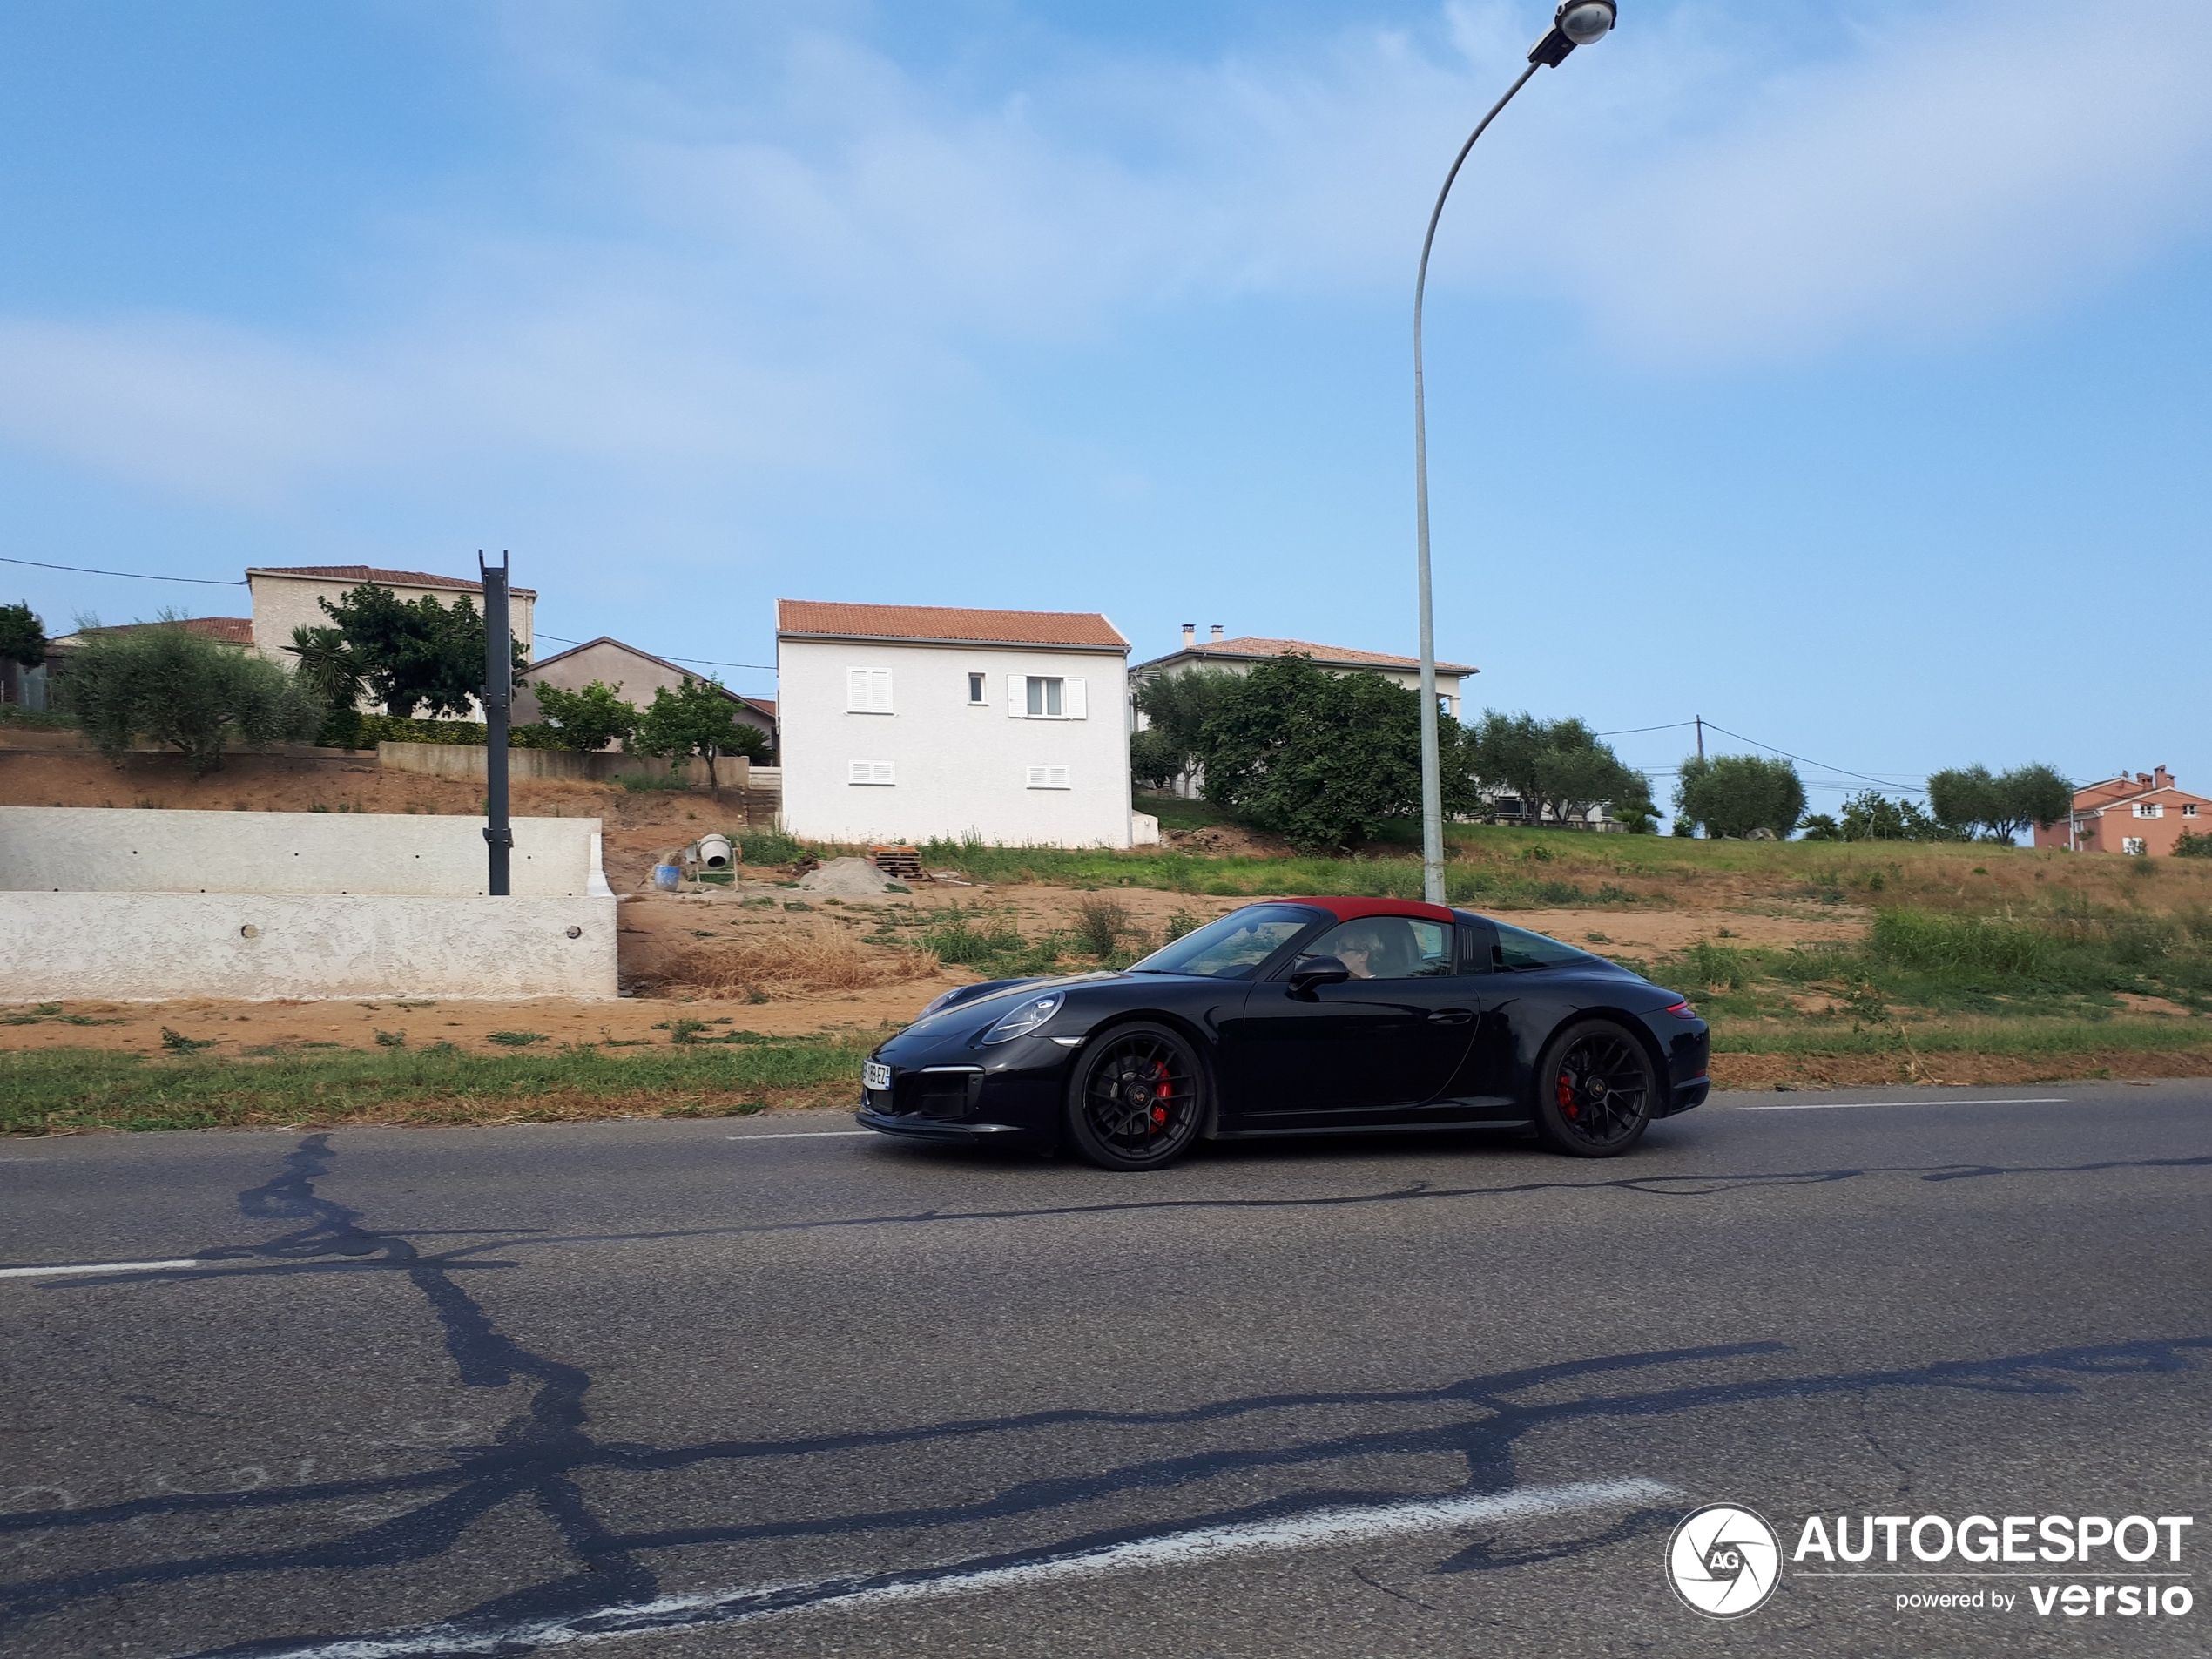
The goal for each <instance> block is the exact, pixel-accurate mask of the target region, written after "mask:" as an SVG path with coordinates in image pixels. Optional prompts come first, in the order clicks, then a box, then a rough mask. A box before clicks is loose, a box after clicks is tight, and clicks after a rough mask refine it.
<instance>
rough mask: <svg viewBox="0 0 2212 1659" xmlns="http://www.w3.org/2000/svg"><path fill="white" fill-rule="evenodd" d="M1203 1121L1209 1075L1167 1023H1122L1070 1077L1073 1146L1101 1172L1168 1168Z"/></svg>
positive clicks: (1086, 1052) (1094, 1043) (1090, 1049)
mask: <svg viewBox="0 0 2212 1659" xmlns="http://www.w3.org/2000/svg"><path fill="white" fill-rule="evenodd" d="M1205 1116H1206V1072H1205V1067H1204V1065H1203V1064H1201V1063H1200V1062H1199V1059H1198V1056H1197V1053H1196V1052H1195V1051H1193V1049H1191V1047H1190V1043H1189V1042H1187V1041H1185V1040H1184V1037H1183V1036H1182V1035H1181V1034H1180V1033H1178V1032H1177V1031H1175V1030H1172V1029H1170V1028H1169V1027H1167V1026H1164V1025H1152V1024H1149V1023H1148V1024H1140V1025H1117V1026H1115V1027H1114V1028H1112V1029H1110V1030H1109V1031H1105V1032H1103V1033H1101V1034H1100V1035H1098V1036H1096V1037H1094V1038H1093V1039H1092V1040H1091V1041H1090V1042H1087V1043H1085V1044H1084V1045H1083V1049H1082V1053H1081V1054H1080V1055H1077V1056H1076V1067H1075V1070H1074V1072H1073V1073H1072V1074H1071V1075H1070V1076H1069V1079H1068V1101H1067V1110H1066V1124H1067V1131H1068V1142H1069V1145H1071V1146H1073V1147H1074V1148H1075V1149H1076V1151H1078V1152H1080V1153H1082V1156H1083V1157H1086V1158H1088V1159H1089V1161H1090V1162H1091V1163H1095V1164H1096V1165H1097V1166H1098V1167H1099V1168H1100V1169H1102V1170H1163V1169H1165V1168H1166V1167H1167V1166H1168V1165H1169V1164H1170V1163H1174V1162H1175V1161H1176V1159H1177V1158H1179V1157H1182V1156H1183V1155H1184V1152H1186V1151H1188V1150H1190V1143H1191V1142H1193V1141H1195V1140H1196V1139H1197V1138H1198V1131H1199V1130H1200V1129H1201V1128H1202V1127H1203V1126H1204V1123H1205Z"/></svg>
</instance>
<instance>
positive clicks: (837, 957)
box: [651, 929, 939, 997]
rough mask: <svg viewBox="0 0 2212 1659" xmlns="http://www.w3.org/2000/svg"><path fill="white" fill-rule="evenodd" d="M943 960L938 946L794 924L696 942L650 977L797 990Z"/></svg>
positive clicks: (885, 976)
mask: <svg viewBox="0 0 2212 1659" xmlns="http://www.w3.org/2000/svg"><path fill="white" fill-rule="evenodd" d="M938 967H939V963H938V960H937V953H936V952H935V951H934V950H924V949H921V948H916V947H913V946H902V945H865V944H862V943H861V942H860V941H859V940H856V939H851V938H848V937H846V936H845V935H843V934H832V933H820V932H811V931H810V932H800V931H799V930H797V929H793V930H792V931H790V932H782V931H778V932H773V933H764V934H759V935H758V936H756V937H754V938H751V939H743V940H735V941H730V942H727V943H724V942H722V941H715V942H712V943H710V944H702V945H694V946H691V947H690V948H687V949H685V950H680V951H678V952H677V953H676V954H674V955H673V956H671V957H670V958H669V959H668V961H666V962H665V963H664V964H663V965H662V966H660V967H659V968H657V969H656V970H655V971H654V973H653V974H652V976H651V979H652V987H653V988H654V989H655V990H657V991H658V992H660V993H661V994H662V995H667V994H668V993H670V992H691V993H693V994H696V995H709V996H732V995H735V996H745V995H761V996H766V997H795V996H805V995H808V994H810V993H812V992H817V991H868V990H875V989H878V988H881V987H883V986H887V985H903V984H905V983H906V982H907V981H910V980H918V979H927V978H929V977H930V976H931V975H932V974H935V973H936V972H937V970H938Z"/></svg>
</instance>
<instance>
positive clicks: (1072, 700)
mask: <svg viewBox="0 0 2212 1659" xmlns="http://www.w3.org/2000/svg"><path fill="white" fill-rule="evenodd" d="M1060 706H1061V709H1062V711H1063V712H1065V713H1066V715H1067V717H1068V718H1069V719H1071V720H1088V719H1089V718H1090V710H1089V706H1088V705H1086V704H1085V702H1084V696H1083V683H1082V681H1081V680H1075V679H1071V680H1069V682H1068V683H1067V685H1066V686H1065V687H1064V688H1063V690H1062V693H1061V703H1060Z"/></svg>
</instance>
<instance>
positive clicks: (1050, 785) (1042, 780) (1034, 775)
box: [1029, 682, 1075, 789]
mask: <svg viewBox="0 0 2212 1659" xmlns="http://www.w3.org/2000/svg"><path fill="white" fill-rule="evenodd" d="M1033 683H1034V682H1033ZM1029 787H1030V788H1032V789H1072V788H1074V787H1075V786H1074V785H1073V784H1072V783H1070V782H1069V779H1068V768H1067V767H1065V766H1032V767H1030V768H1029Z"/></svg>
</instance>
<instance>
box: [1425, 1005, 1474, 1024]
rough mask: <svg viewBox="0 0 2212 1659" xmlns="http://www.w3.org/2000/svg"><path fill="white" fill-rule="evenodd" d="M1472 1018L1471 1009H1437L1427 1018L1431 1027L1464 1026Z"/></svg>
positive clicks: (1472, 1012) (1472, 1011)
mask: <svg viewBox="0 0 2212 1659" xmlns="http://www.w3.org/2000/svg"><path fill="white" fill-rule="evenodd" d="M1473 1018H1474V1009H1473V1008H1438V1009H1436V1010H1434V1011H1433V1013H1431V1014H1430V1015H1429V1016H1428V1022H1429V1023H1430V1024H1431V1025H1465V1024H1466V1023H1467V1022H1468V1021H1469V1020H1472V1019H1473Z"/></svg>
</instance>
